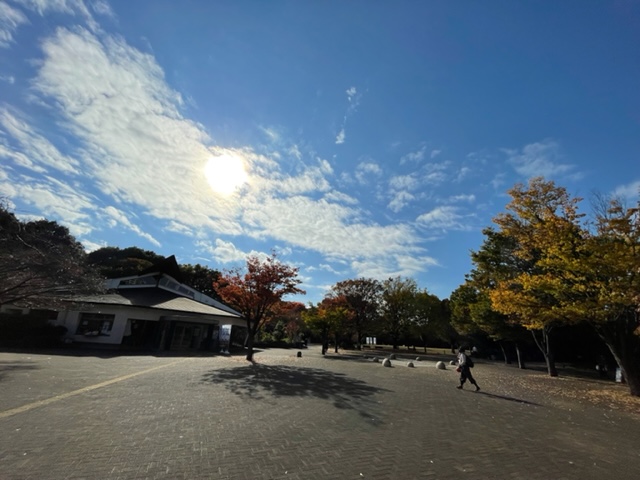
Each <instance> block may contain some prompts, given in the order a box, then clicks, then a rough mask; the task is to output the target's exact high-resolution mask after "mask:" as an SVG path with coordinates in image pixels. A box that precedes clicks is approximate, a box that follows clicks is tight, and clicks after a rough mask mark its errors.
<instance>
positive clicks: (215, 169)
mask: <svg viewBox="0 0 640 480" xmlns="http://www.w3.org/2000/svg"><path fill="white" fill-rule="evenodd" d="M204 174H205V176H206V177H207V182H209V186H211V188H212V189H213V191H214V192H216V193H220V194H222V195H231V194H232V193H233V192H235V191H236V189H238V188H239V187H241V186H242V185H243V184H244V183H246V182H247V180H248V178H249V177H248V175H247V172H246V170H245V168H244V161H243V159H242V158H240V157H239V156H237V155H234V154H231V153H223V154H220V155H217V156H215V157H211V158H210V159H209V160H208V161H207V164H206V165H205V167H204Z"/></svg>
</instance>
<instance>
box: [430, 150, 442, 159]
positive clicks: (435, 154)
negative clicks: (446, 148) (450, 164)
mask: <svg viewBox="0 0 640 480" xmlns="http://www.w3.org/2000/svg"><path fill="white" fill-rule="evenodd" d="M441 153H442V150H431V158H432V159H433V158H436V157H437V156H438V155H440V154H441Z"/></svg>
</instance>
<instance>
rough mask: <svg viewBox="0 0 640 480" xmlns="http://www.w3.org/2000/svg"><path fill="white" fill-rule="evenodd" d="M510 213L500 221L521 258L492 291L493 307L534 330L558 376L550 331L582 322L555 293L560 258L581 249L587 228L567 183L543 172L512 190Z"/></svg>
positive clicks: (548, 365) (557, 283)
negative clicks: (558, 182) (546, 177)
mask: <svg viewBox="0 0 640 480" xmlns="http://www.w3.org/2000/svg"><path fill="white" fill-rule="evenodd" d="M509 194H510V195H511V197H512V200H511V202H510V203H509V204H508V205H507V210H509V211H510V212H507V213H502V214H499V215H498V216H497V217H496V218H495V219H494V222H495V223H496V224H498V225H499V226H500V233H501V234H502V235H504V236H505V237H507V238H508V239H510V240H511V241H513V242H514V243H513V245H514V247H515V248H514V249H513V251H512V252H513V255H515V256H516V257H517V258H518V259H519V260H520V262H521V264H520V267H521V268H520V269H519V271H515V272H513V273H515V275H514V276H512V277H511V278H506V279H500V280H498V282H497V283H496V284H495V286H494V287H493V288H492V289H491V290H490V292H489V297H490V298H491V303H492V308H493V309H495V310H497V311H498V312H500V313H502V314H504V315H508V316H509V318H510V319H511V320H512V321H514V322H517V323H519V324H520V325H522V326H523V327H524V328H526V329H527V330H529V331H531V333H532V335H533V338H534V340H535V342H536V344H537V345H538V347H539V349H540V351H541V352H542V353H543V355H544V358H545V361H546V363H547V369H548V372H549V375H550V376H557V375H558V372H557V369H556V366H555V359H554V355H553V349H552V347H551V343H550V333H551V331H552V330H553V328H554V327H556V326H557V325H561V324H566V323H571V322H574V321H576V319H575V318H574V317H573V316H568V315H565V313H566V312H564V311H563V310H562V309H561V308H559V307H560V301H559V298H558V296H557V295H556V294H555V293H556V292H557V289H558V288H559V287H560V288H562V285H561V282H562V280H561V277H560V275H558V274H559V271H558V267H559V264H558V261H557V260H558V259H559V258H563V256H564V255H566V254H567V253H569V254H571V253H570V252H575V249H576V248H579V245H580V242H581V238H582V231H581V229H580V226H579V219H580V218H581V217H582V215H581V214H579V213H578V210H577V204H578V202H579V201H580V199H579V198H572V197H571V196H569V194H568V193H567V191H566V190H565V189H564V188H563V187H558V186H556V185H555V184H554V182H552V181H545V180H544V179H543V178H541V177H537V178H533V179H531V180H530V181H529V184H528V185H526V186H525V185H523V184H517V185H516V186H515V187H514V188H512V189H511V190H510V191H509Z"/></svg>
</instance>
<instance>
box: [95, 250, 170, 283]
mask: <svg viewBox="0 0 640 480" xmlns="http://www.w3.org/2000/svg"><path fill="white" fill-rule="evenodd" d="M162 260H164V257H163V256H161V255H158V254H157V253H155V252H152V251H150V250H143V249H141V248H139V247H127V248H119V247H102V248H99V249H97V250H94V251H93V252H91V253H89V254H88V261H89V263H90V264H92V265H94V266H95V267H96V268H97V269H98V272H99V273H100V274H101V275H102V276H104V277H105V278H120V277H129V276H133V275H138V274H140V272H142V271H144V270H146V269H148V268H150V267H152V266H153V265H154V264H156V263H158V262H160V261H162Z"/></svg>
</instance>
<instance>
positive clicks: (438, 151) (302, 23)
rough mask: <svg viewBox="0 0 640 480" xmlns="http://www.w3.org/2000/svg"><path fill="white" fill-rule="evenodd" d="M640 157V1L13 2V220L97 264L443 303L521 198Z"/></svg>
mask: <svg viewBox="0 0 640 480" xmlns="http://www.w3.org/2000/svg"><path fill="white" fill-rule="evenodd" d="M639 154H640V2H639V1H636V0H629V1H620V0H611V1H605V2H600V1H584V0H565V1H563V2H554V1H521V2H513V1H511V0H508V1H507V0H504V1H499V0H489V1H485V2H475V1H469V0H467V1H465V0H461V1H458V2H448V1H423V2H417V1H408V0H398V1H393V2H392V1H382V0H371V1H362V0H361V1H358V0H354V1H349V2H343V1H338V0H327V1H319V0H317V1H314V0H310V1H306V2H299V1H280V0H272V1H268V2H267V1H261V0H256V1H248V0H237V1H232V0H225V1H204V0H202V1H196V0H182V1H180V2H176V1H170V0H137V1H135V2H131V1H130V0H113V1H109V2H107V1H105V0H22V1H14V0H0V197H2V198H3V199H4V201H5V202H7V203H8V205H9V206H10V208H12V209H13V211H14V212H15V213H16V214H17V215H18V216H19V217H20V218H22V219H24V220H31V219H36V218H42V217H44V218H47V219H49V220H55V221H58V222H59V223H61V224H63V225H65V226H67V227H68V228H69V229H70V231H71V233H72V234H73V235H74V236H75V237H76V238H77V239H78V240H79V241H81V242H82V244H83V245H84V246H85V248H86V249H87V251H92V250H95V249H97V248H100V247H103V246H117V247H121V248H125V247H129V246H137V247H140V248H143V249H145V250H152V251H154V252H156V253H158V254H161V255H165V256H168V255H175V256H176V258H177V260H178V262H179V263H192V264H195V263H200V264H203V265H208V266H210V267H211V268H215V269H218V270H221V271H223V270H225V269H232V268H235V267H239V266H242V265H244V263H245V259H246V256H247V255H265V254H270V253H271V252H272V251H275V252H277V254H278V258H279V259H280V260H281V261H283V262H285V263H287V264H290V265H292V266H295V267H297V268H299V276H300V279H301V280H302V285H301V287H302V288H304V289H305V290H306V292H307V293H306V295H302V296H300V295H299V296H297V297H296V298H292V300H298V301H302V302H305V303H308V302H314V303H315V302H318V301H320V300H321V299H322V298H323V296H324V295H325V293H326V292H327V291H328V289H329V288H330V287H331V286H332V285H334V284H335V283H336V282H338V281H341V280H345V279H352V278H360V277H366V278H376V279H379V280H383V279H386V278H390V277H396V276H402V277H410V278H413V279H415V280H416V282H417V284H418V286H419V287H420V288H423V289H427V290H428V291H429V292H431V293H433V294H436V295H438V296H439V297H440V298H447V297H448V296H449V295H450V293H451V292H452V291H453V290H455V289H456V288H457V287H458V286H459V285H460V284H462V283H463V282H464V275H465V274H466V273H468V272H469V271H470V269H471V268H472V264H471V261H470V256H469V253H470V251H472V250H477V249H478V248H480V246H481V245H482V241H483V238H484V237H483V235H482V230H483V229H484V228H486V227H488V226H491V225H492V218H493V217H494V216H495V215H497V214H498V213H500V212H503V211H505V206H506V204H507V203H508V201H509V196H508V194H507V191H508V190H509V189H510V188H512V187H513V186H514V185H515V184H517V183H518V182H527V180H528V179H529V178H531V177H534V176H544V177H545V178H546V179H548V180H553V181H554V182H556V184H558V185H560V186H563V187H565V188H566V189H567V190H568V192H569V193H570V194H572V195H575V196H579V197H583V198H585V201H584V202H583V203H582V206H583V207H584V210H588V209H589V202H588V199H589V197H590V196H592V195H593V194H594V192H597V193H599V194H604V195H616V196H618V197H621V198H623V199H626V201H629V202H634V203H635V202H636V201H637V199H638V193H639V191H640V166H639V165H640V163H639V160H640V155H639Z"/></svg>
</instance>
